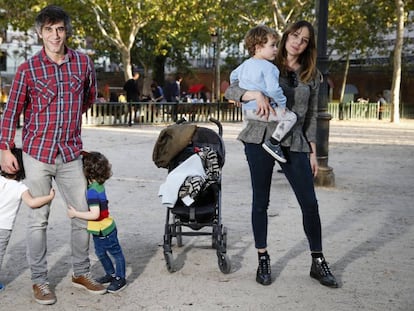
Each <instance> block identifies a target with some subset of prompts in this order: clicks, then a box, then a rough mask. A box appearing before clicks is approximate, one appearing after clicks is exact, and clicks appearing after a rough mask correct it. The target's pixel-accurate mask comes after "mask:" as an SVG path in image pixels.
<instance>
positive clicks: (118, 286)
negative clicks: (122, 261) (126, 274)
mask: <svg viewBox="0 0 414 311" xmlns="http://www.w3.org/2000/svg"><path fill="white" fill-rule="evenodd" d="M125 287H126V280H125V279H124V278H121V277H119V276H117V277H115V278H114V280H113V281H112V282H111V284H109V286H108V288H107V290H108V292H110V293H117V292H120V291H121V290H123V289H124V288H125Z"/></svg>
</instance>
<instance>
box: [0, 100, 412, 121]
mask: <svg viewBox="0 0 414 311" xmlns="http://www.w3.org/2000/svg"><path fill="white" fill-rule="evenodd" d="M4 105H5V103H0V116H1V114H2V111H3V109H4ZM379 108H380V107H379V104H378V103H354V102H349V103H347V104H344V105H340V104H339V103H329V104H328V112H329V113H330V114H331V116H332V119H334V120H375V119H382V120H390V119H391V105H390V104H387V105H383V106H382V107H381V110H380V109H379ZM400 116H401V118H406V119H414V107H408V108H407V107H404V106H402V107H401V109H400ZM210 117H213V118H215V119H217V120H220V121H221V122H241V121H242V120H243V117H242V111H241V107H239V106H238V105H235V104H233V103H229V102H222V103H152V102H140V103H112V102H107V103H96V104H94V105H92V107H91V108H89V109H88V111H87V112H86V113H84V115H83V124H85V125H96V126H98V125H132V124H164V123H165V124H167V123H172V122H175V121H176V120H179V119H181V118H185V119H187V120H188V121H192V122H208V120H209V118H210ZM22 121H23V117H22V116H21V117H20V119H19V124H21V123H22Z"/></svg>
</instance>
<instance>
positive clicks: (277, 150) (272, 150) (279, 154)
mask: <svg viewBox="0 0 414 311" xmlns="http://www.w3.org/2000/svg"><path fill="white" fill-rule="evenodd" d="M262 147H263V149H264V150H266V151H267V152H268V153H269V154H270V155H271V156H272V157H274V158H275V159H276V160H278V161H279V162H282V163H286V158H285V155H284V154H283V151H282V148H281V147H280V144H277V145H274V144H272V143H271V142H270V140H266V141H265V142H264V143H263V144H262Z"/></svg>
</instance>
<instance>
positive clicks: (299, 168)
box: [244, 143, 322, 252]
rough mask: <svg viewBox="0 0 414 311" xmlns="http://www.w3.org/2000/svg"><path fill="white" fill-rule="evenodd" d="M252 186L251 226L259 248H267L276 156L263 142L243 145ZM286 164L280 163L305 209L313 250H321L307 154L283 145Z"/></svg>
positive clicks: (316, 207) (301, 205) (307, 228)
mask: <svg viewBox="0 0 414 311" xmlns="http://www.w3.org/2000/svg"><path fill="white" fill-rule="evenodd" d="M244 151H245V154H246V158H247V162H248V164H249V168H250V176H251V183H252V189H253V199H252V226H253V235H254V240H255V247H256V248H257V249H260V248H266V247H267V221H268V219H267V208H268V206H269V197H270V189H271V183H272V174H273V168H274V165H275V160H274V158H273V157H272V156H271V155H270V154H269V153H267V152H266V151H265V150H264V149H263V147H262V145H261V144H251V143H245V144H244ZM283 152H284V154H285V157H286V158H287V163H280V166H281V167H282V169H283V172H284V174H285V176H286V178H287V179H288V181H289V183H290V185H291V187H292V189H293V191H294V193H295V195H296V198H297V200H298V202H299V205H300V208H301V210H302V221H303V228H304V231H305V234H306V237H307V239H308V242H309V247H310V250H311V251H312V252H322V235H321V221H320V218H319V210H318V201H317V199H316V195H315V188H314V183H313V175H312V170H311V167H310V162H309V157H308V154H307V153H305V152H291V151H290V149H289V148H283Z"/></svg>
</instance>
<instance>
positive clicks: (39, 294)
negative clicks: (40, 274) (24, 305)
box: [33, 283, 56, 305]
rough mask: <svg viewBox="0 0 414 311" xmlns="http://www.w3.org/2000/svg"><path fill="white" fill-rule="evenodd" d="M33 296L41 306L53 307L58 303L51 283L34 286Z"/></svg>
mask: <svg viewBox="0 0 414 311" xmlns="http://www.w3.org/2000/svg"><path fill="white" fill-rule="evenodd" d="M33 295H34V299H35V300H36V302H37V303H39V304H41V305H53V304H54V303H55V302H56V296H55V293H54V292H53V291H52V290H51V289H50V287H49V283H44V284H33Z"/></svg>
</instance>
